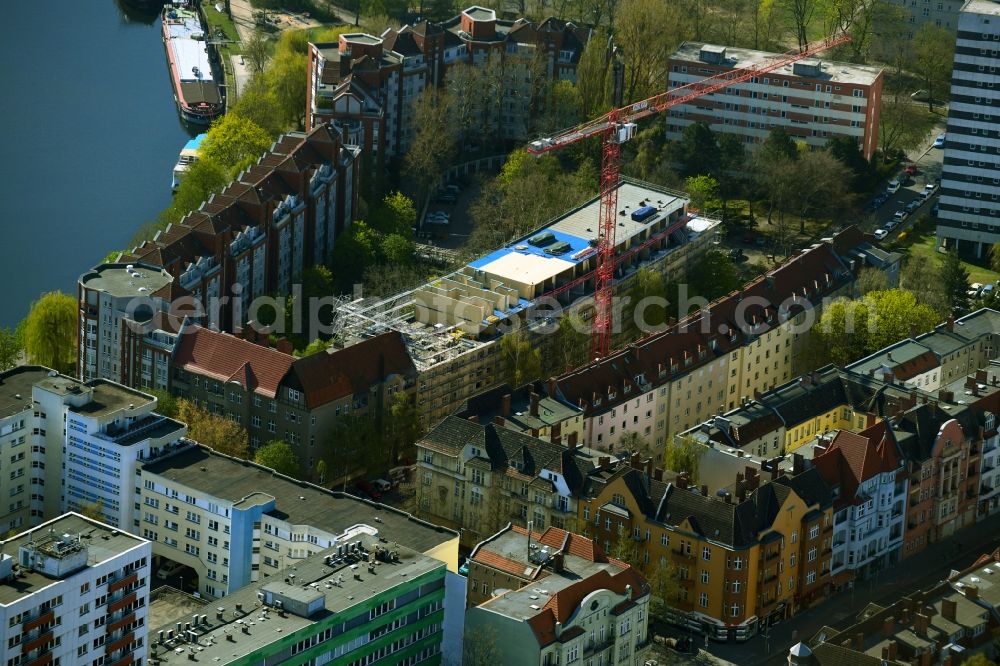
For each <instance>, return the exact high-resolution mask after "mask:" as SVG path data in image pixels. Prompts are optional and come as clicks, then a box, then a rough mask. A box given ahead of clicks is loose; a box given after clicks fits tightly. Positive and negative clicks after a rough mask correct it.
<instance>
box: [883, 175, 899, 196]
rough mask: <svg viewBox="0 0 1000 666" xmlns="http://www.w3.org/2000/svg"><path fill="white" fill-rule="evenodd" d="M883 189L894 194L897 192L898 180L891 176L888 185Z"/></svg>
mask: <svg viewBox="0 0 1000 666" xmlns="http://www.w3.org/2000/svg"><path fill="white" fill-rule="evenodd" d="M885 191H886V192H888V193H889V194H895V193H896V192H899V181H898V180H896V179H895V178H893V179H892V180H890V181H889V185H888V186H887V187H886V188H885Z"/></svg>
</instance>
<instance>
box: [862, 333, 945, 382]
mask: <svg viewBox="0 0 1000 666" xmlns="http://www.w3.org/2000/svg"><path fill="white" fill-rule="evenodd" d="M928 352H930V353H933V352H932V351H931V349H929V348H928V347H926V346H924V345H922V344H920V343H919V342H914V341H913V340H902V341H901V342H897V343H896V344H893V345H889V346H888V347H885V348H884V349H880V350H879V351H877V352H875V353H874V354H872V355H871V356H868V357H866V358H863V359H861V360H860V361H857V362H856V363H852V364H850V365H848V366H846V369H847V370H851V371H853V372H860V373H862V374H867V373H868V371H870V370H878V369H880V368H881V367H882V366H886V367H889V368H894V367H896V366H898V365H900V364H901V363H908V362H909V361H912V360H914V359H917V358H920V357H921V356H924V355H925V354H927V353H928ZM935 367H937V365H935ZM928 370H930V368H928Z"/></svg>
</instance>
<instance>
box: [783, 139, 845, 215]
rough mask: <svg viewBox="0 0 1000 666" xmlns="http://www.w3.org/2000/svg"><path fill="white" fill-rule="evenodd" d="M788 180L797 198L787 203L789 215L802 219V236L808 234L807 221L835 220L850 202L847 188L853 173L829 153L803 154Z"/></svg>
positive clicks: (790, 199) (812, 152)
mask: <svg viewBox="0 0 1000 666" xmlns="http://www.w3.org/2000/svg"><path fill="white" fill-rule="evenodd" d="M788 178H789V187H791V188H792V190H793V191H794V192H795V196H794V197H791V198H789V200H788V202H787V203H788V204H789V206H788V208H789V212H792V213H794V214H795V215H797V216H798V218H799V233H802V234H804V233H805V232H806V226H805V225H806V220H807V219H818V218H827V217H833V216H834V215H836V214H838V213H840V212H841V211H843V209H844V207H845V206H844V204H845V202H847V201H850V193H849V192H848V190H847V187H848V184H849V183H850V180H851V172H850V170H849V169H848V168H847V167H846V166H844V164H843V163H841V162H840V161H839V160H838V159H837V158H836V157H834V156H833V155H832V154H831V153H829V152H826V151H822V150H816V151H810V152H807V153H805V154H803V155H802V156H801V157H799V159H798V160H797V161H796V162H795V168H794V169H793V170H791V171H790V173H789V174H788Z"/></svg>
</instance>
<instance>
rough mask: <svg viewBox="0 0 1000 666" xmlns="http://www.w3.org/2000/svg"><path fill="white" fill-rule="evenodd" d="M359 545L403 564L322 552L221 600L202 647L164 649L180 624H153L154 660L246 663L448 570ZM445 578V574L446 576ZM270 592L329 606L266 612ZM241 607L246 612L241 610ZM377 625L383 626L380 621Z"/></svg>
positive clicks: (412, 555) (410, 555)
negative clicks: (306, 612) (262, 594)
mask: <svg viewBox="0 0 1000 666" xmlns="http://www.w3.org/2000/svg"><path fill="white" fill-rule="evenodd" d="M357 541H361V542H362V543H363V545H364V548H365V550H366V551H369V552H371V551H373V550H374V549H375V547H376V546H378V547H380V548H388V549H390V550H392V551H395V552H396V553H397V554H398V556H399V557H398V561H392V562H386V561H381V560H376V561H377V562H378V563H377V564H376V565H375V566H374V573H372V572H370V571H369V569H368V565H367V563H365V562H364V561H363V560H359V559H354V558H351V559H343V558H342V559H341V561H340V562H335V563H333V564H328V563H327V561H326V556H327V555H337V549H336V548H330V549H327V550H324V551H322V552H320V553H316V554H315V555H312V556H311V557H308V558H306V559H305V560H303V561H301V562H298V563H296V564H295V566H293V567H288V568H286V569H284V570H282V571H278V572H276V573H274V574H273V575H271V576H268V577H265V578H262V579H261V580H259V581H257V582H255V583H251V584H249V585H247V586H246V587H242V588H240V589H239V590H237V591H236V592H233V593H232V594H229V595H227V596H225V597H223V598H221V599H219V600H218V602H217V603H218V605H217V606H213V607H212V608H211V612H208V611H205V612H204V614H205V615H207V616H208V617H207V624H205V625H200V626H199V627H197V628H196V630H197V633H198V641H197V645H194V644H191V643H187V642H183V641H176V640H175V641H174V642H173V643H171V644H168V645H159V644H158V642H157V641H158V634H157V631H158V630H164V631H167V630H170V629H174V624H173V622H174V621H173V620H171V621H169V622H167V623H166V624H163V625H159V626H157V625H154V624H153V623H152V622H150V625H149V626H150V627H151V628H152V631H150V632H149V643H150V650H151V652H150V656H153V655H154V654H155V656H156V657H157V658H158V659H159V660H160V663H161V664H189V663H190V659H189V657H188V654H189V651H190V650H191V649H192V648H194V650H196V651H197V656H198V661H200V662H203V663H204V662H207V663H210V664H228V663H232V662H234V661H240V660H241V659H243V658H244V657H246V655H248V654H250V653H252V652H255V651H257V650H261V649H262V648H264V647H266V646H268V645H270V644H271V643H274V642H277V641H280V640H282V639H284V638H285V637H287V636H288V635H289V634H292V633H294V632H296V631H299V630H301V629H303V628H305V627H308V626H310V625H311V624H313V623H315V622H318V621H320V620H324V619H326V618H329V617H330V616H331V615H338V614H344V619H350V617H351V612H350V609H351V608H353V607H355V606H359V605H361V604H365V603H367V602H368V601H369V600H370V599H371V598H372V597H373V596H377V595H380V594H383V593H385V592H386V591H388V590H391V589H392V588H394V587H397V586H399V585H403V584H405V583H407V582H409V581H411V580H414V579H416V578H419V577H421V576H423V575H425V574H428V573H430V572H433V571H435V570H437V569H442V570H443V569H444V567H445V565H444V563H442V562H439V561H438V560H435V559H433V558H431V557H427V556H425V555H421V554H420V553H418V552H416V551H414V550H412V549H409V548H406V547H401V546H398V545H396V544H392V543H380V542H379V540H378V539H374V538H372V537H369V536H363V537H361V538H360V539H357ZM289 574H294V576H295V578H294V580H293V581H292V582H289V580H288V578H287V577H288V576H289ZM441 575H442V576H443V575H444V573H443V571H442V572H441ZM355 576H357V578H355ZM265 588H266V589H267V590H269V591H273V592H275V593H279V594H282V595H284V596H286V597H292V598H296V599H301V600H302V601H305V600H307V599H310V598H315V596H316V595H322V596H323V605H322V608H320V609H319V610H318V611H316V612H315V613H314V614H313V615H312V616H311V617H302V616H299V615H295V614H293V613H291V612H288V611H287V610H284V611H278V610H277V609H273V608H272V609H265V608H264V607H263V606H262V604H261V602H260V600H259V599H258V597H257V593H258V591H260V590H263V589H265ZM214 603H216V602H213V604H214ZM237 605H239V606H240V608H241V609H242V610H241V611H237V610H236V606H237ZM220 608H221V609H224V610H222V611H221V615H222V618H221V619H220V618H219V617H218V616H219V614H220V613H219V609H220ZM192 614H193V613H192ZM188 619H189V620H190V618H188ZM374 622H376V623H377V620H375V621H374ZM334 640H335V641H336V639H334ZM331 644H334V643H331Z"/></svg>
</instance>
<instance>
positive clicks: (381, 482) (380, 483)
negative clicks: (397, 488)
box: [372, 479, 392, 493]
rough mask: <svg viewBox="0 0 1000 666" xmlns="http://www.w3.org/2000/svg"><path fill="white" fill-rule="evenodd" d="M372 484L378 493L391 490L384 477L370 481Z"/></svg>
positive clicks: (390, 485)
mask: <svg viewBox="0 0 1000 666" xmlns="http://www.w3.org/2000/svg"><path fill="white" fill-rule="evenodd" d="M372 485H373V486H375V489H376V490H378V491H379V492H380V493H387V492H389V491H390V490H392V484H391V483H389V482H388V481H386V480H385V479H375V480H374V481H372Z"/></svg>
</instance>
